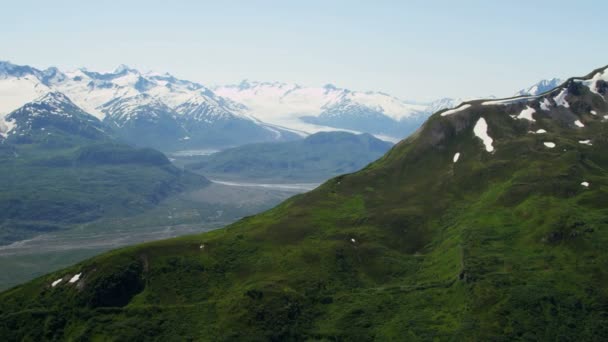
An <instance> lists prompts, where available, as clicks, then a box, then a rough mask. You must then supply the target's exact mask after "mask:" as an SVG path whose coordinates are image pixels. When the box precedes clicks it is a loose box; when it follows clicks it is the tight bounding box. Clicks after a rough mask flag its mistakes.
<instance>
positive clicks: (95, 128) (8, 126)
mask: <svg viewBox="0 0 608 342" xmlns="http://www.w3.org/2000/svg"><path fill="white" fill-rule="evenodd" d="M0 131H1V132H0V134H1V135H2V136H3V137H4V138H8V139H11V138H13V137H14V139H17V141H21V142H28V143H29V142H31V141H34V140H36V139H40V138H41V137H42V138H43V140H45V141H46V140H48V139H49V138H50V135H51V134H57V133H58V132H61V134H60V135H61V136H64V137H65V136H71V137H76V136H77V137H79V138H86V139H100V138H107V137H109V135H108V134H107V133H106V132H105V130H104V127H103V124H102V123H101V122H100V121H99V120H98V119H97V118H95V117H94V116H92V115H90V114H88V113H86V112H85V111H83V110H82V109H81V108H79V107H78V106H76V105H75V104H74V103H73V102H72V101H71V100H70V99H69V98H68V97H67V96H66V95H65V94H63V93H61V92H58V91H51V92H49V93H47V94H44V95H43V96H41V97H39V98H37V99H35V100H33V101H31V102H29V103H26V104H25V105H23V106H22V107H21V108H18V109H17V110H15V111H13V112H11V113H10V114H8V115H7V116H6V117H5V118H3V119H2V120H0ZM51 132H53V133H51ZM55 136H56V135H53V137H55ZM36 137H38V138H36ZM60 139H62V138H60Z"/></svg>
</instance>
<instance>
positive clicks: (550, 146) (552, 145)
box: [543, 142, 555, 148]
mask: <svg viewBox="0 0 608 342" xmlns="http://www.w3.org/2000/svg"><path fill="white" fill-rule="evenodd" d="M543 144H545V146H547V147H548V148H554V147H555V143H552V142H544V143H543Z"/></svg>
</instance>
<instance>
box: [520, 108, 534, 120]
mask: <svg viewBox="0 0 608 342" xmlns="http://www.w3.org/2000/svg"><path fill="white" fill-rule="evenodd" d="M535 112H536V109H534V108H532V107H530V106H526V108H525V109H524V110H522V111H521V113H519V115H518V116H517V118H518V119H525V120H529V121H532V122H535V121H536V120H534V118H533V117H532V114H533V113H535Z"/></svg>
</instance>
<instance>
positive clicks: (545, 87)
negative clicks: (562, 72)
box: [515, 78, 564, 96]
mask: <svg viewBox="0 0 608 342" xmlns="http://www.w3.org/2000/svg"><path fill="white" fill-rule="evenodd" d="M562 83H564V80H562V79H559V78H552V79H550V80H541V81H540V82H538V83H535V84H533V85H531V86H530V87H528V88H525V89H522V90H520V91H518V92H517V93H515V96H524V95H540V94H542V93H545V92H547V91H549V90H551V89H553V88H556V87H558V86H559V85H560V84H562Z"/></svg>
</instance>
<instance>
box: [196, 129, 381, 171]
mask: <svg viewBox="0 0 608 342" xmlns="http://www.w3.org/2000/svg"><path fill="white" fill-rule="evenodd" d="M391 146H392V144H391V143H388V142H385V141H382V140H379V139H376V138H374V137H373V136H371V135H369V134H361V135H355V134H352V133H346V132H322V133H316V134H313V135H310V136H308V137H306V138H305V139H303V140H298V141H290V142H283V143H262V144H251V145H244V146H240V147H235V148H233V149H228V150H224V151H221V152H217V153H214V154H212V155H209V156H207V157H204V158H203V160H202V161H199V162H196V163H193V164H191V165H187V168H188V169H192V170H198V171H200V172H202V173H203V174H204V175H206V176H208V177H213V178H220V179H226V178H246V179H257V180H263V179H268V180H278V179H283V180H288V181H294V180H295V181H298V182H301V181H323V180H326V179H328V178H330V177H334V176H337V175H339V174H343V173H350V172H354V171H357V170H359V169H361V168H362V167H364V166H365V165H367V164H369V163H370V162H372V161H374V160H376V159H378V158H379V157H381V156H382V155H383V154H384V153H386V151H388V150H389V149H390V148H391Z"/></svg>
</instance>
